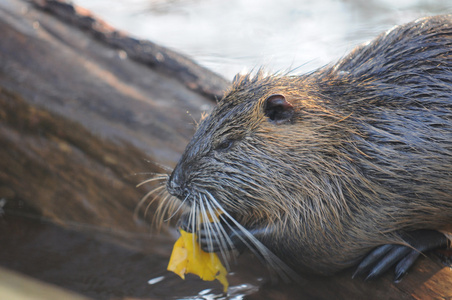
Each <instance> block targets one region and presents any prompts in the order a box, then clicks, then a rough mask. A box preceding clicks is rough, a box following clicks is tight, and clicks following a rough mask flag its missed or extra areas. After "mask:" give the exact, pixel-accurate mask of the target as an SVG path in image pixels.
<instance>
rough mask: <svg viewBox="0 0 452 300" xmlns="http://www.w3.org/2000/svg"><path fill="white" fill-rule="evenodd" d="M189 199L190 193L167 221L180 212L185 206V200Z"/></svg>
mask: <svg viewBox="0 0 452 300" xmlns="http://www.w3.org/2000/svg"><path fill="white" fill-rule="evenodd" d="M187 199H188V195H187V196H186V197H185V199H184V200H183V201H182V202H180V204H179V207H178V208H177V209H176V210H175V211H174V213H173V214H172V215H171V216H169V217H168V218H167V219H166V220H165V222H168V221H169V220H171V219H172V218H173V217H174V216H175V215H176V214H177V213H178V212H179V210H180V209H181V208H182V207H183V206H184V204H185V201H187ZM175 203H176V201H175Z"/></svg>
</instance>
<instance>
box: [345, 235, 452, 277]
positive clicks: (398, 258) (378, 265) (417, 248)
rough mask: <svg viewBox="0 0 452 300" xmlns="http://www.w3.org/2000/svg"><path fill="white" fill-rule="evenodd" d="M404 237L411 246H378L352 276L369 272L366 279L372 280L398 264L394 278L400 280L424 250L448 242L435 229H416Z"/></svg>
mask: <svg viewBox="0 0 452 300" xmlns="http://www.w3.org/2000/svg"><path fill="white" fill-rule="evenodd" d="M404 237H405V241H406V242H407V243H408V244H409V245H410V246H404V245H395V244H388V245H382V246H379V247H377V248H376V249H374V250H372V251H371V252H370V253H369V254H368V255H367V256H366V257H365V258H364V259H363V261H362V262H361V263H360V264H359V266H358V268H357V269H356V271H355V273H354V274H353V276H352V277H353V278H354V277H355V276H365V275H366V274H367V276H366V280H370V279H373V278H376V277H378V276H381V275H382V274H383V273H385V272H386V271H387V270H388V269H389V268H391V267H392V266H394V265H396V267H395V277H394V278H395V281H396V282H398V281H400V279H401V278H402V277H403V275H405V274H406V273H407V272H408V269H409V268H410V267H411V266H412V265H413V264H414V262H415V261H416V259H417V258H418V257H419V255H420V254H421V253H422V252H425V251H428V250H432V249H435V248H439V247H442V246H446V245H447V242H448V240H447V238H446V236H445V235H444V234H442V233H440V232H438V231H434V230H416V231H413V232H410V233H406V234H405V236H404Z"/></svg>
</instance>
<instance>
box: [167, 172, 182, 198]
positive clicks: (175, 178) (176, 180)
mask: <svg viewBox="0 0 452 300" xmlns="http://www.w3.org/2000/svg"><path fill="white" fill-rule="evenodd" d="M181 169H182V168H181V167H180V166H179V165H177V166H176V168H174V170H173V172H172V173H171V176H170V178H169V180H168V182H167V183H166V189H167V190H168V192H169V193H170V194H171V195H173V196H176V197H179V198H181V197H182V196H183V195H184V189H183V183H184V174H183V172H182V170H181Z"/></svg>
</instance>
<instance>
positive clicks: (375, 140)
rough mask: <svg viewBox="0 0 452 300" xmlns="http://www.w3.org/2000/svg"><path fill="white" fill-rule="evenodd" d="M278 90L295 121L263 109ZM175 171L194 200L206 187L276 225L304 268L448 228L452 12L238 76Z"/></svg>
mask: <svg viewBox="0 0 452 300" xmlns="http://www.w3.org/2000/svg"><path fill="white" fill-rule="evenodd" d="M273 94H281V95H284V97H285V98H286V100H287V101H288V102H290V103H291V104H292V105H293V106H294V108H295V116H294V118H293V120H292V121H291V122H288V123H285V124H279V125H278V124H275V123H273V122H269V120H268V118H267V117H266V116H265V115H264V113H263V105H264V102H265V100H266V99H267V97H269V96H270V95H273ZM225 140H229V141H232V142H231V146H230V147H228V148H227V149H221V147H220V146H221V144H222V143H224V141H225ZM176 168H179V172H180V174H183V179H181V182H183V187H181V188H183V189H184V190H185V191H186V196H185V197H186V198H187V199H188V204H189V205H190V203H191V202H190V201H192V198H196V197H201V198H202V197H204V199H209V197H210V196H206V191H207V192H208V193H209V194H211V197H214V198H215V199H216V200H217V201H218V203H219V204H220V205H221V207H222V208H223V209H224V210H225V211H227V212H229V213H230V214H231V215H232V216H234V218H235V219H236V220H237V221H238V222H239V223H240V224H242V225H243V226H244V227H245V228H256V227H267V228H268V234H266V235H265V236H263V237H259V240H260V241H261V242H262V243H263V244H264V245H265V246H266V247H267V248H268V249H269V250H270V251H271V252H273V253H274V254H276V255H277V256H278V257H280V258H283V259H284V258H287V257H290V259H288V260H286V261H285V262H286V263H287V264H288V265H289V266H291V267H292V268H294V269H295V270H300V271H312V272H316V273H321V274H331V273H334V272H336V271H339V270H341V269H344V268H346V267H350V266H352V265H353V264H355V263H356V262H357V261H358V260H359V259H361V258H362V257H363V256H364V255H365V254H366V253H367V252H368V251H369V250H370V249H372V248H374V247H376V246H378V245H381V244H389V243H403V241H402V240H401V238H400V234H401V233H403V232H406V231H410V230H416V229H435V230H444V231H448V230H447V229H446V228H447V226H449V228H451V227H450V226H451V224H452V17H451V16H438V17H431V18H425V19H421V20H418V21H416V22H412V23H409V24H406V25H403V26H399V27H396V28H393V29H392V30H390V31H388V32H386V33H384V34H382V35H380V36H379V37H377V38H376V39H375V40H373V41H372V42H370V43H368V44H367V45H364V46H361V47H358V48H357V49H355V50H354V51H352V52H351V53H350V54H349V55H348V56H346V57H344V58H343V59H341V60H340V61H339V62H338V63H337V64H334V65H330V66H326V67H324V68H321V69H319V70H317V71H315V72H312V73H310V74H307V75H303V76H295V75H267V76H265V75H264V72H262V71H259V72H258V73H257V74H255V75H254V76H253V75H245V76H239V77H238V78H236V80H235V82H234V84H233V85H232V87H231V88H230V90H229V91H227V92H226V94H225V97H224V98H223V99H222V100H221V101H220V102H219V103H218V106H217V107H216V108H215V109H214V110H213V112H212V113H211V114H210V115H209V116H208V117H207V118H206V119H205V120H203V121H202V122H201V124H200V125H199V128H198V130H197V132H196V134H195V136H194V137H193V139H192V141H191V142H190V143H189V145H188V146H187V149H186V151H185V153H184V155H183V157H182V159H181V161H180V162H179V164H178V166H177V167H176ZM180 198H184V197H180ZM182 200H183V199H182Z"/></svg>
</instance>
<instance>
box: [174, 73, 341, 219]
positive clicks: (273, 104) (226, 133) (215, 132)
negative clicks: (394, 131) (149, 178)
mask: <svg viewBox="0 0 452 300" xmlns="http://www.w3.org/2000/svg"><path fill="white" fill-rule="evenodd" d="M303 85H306V86H307V85H309V78H303V77H296V76H264V74H263V72H259V73H258V74H257V75H255V76H254V77H253V76H251V75H248V76H241V77H238V78H236V80H235V81H234V84H233V86H232V88H231V89H230V91H229V92H228V93H227V94H226V96H225V97H224V98H223V99H222V100H221V101H220V102H219V103H218V106H217V107H216V108H215V109H214V110H213V112H212V113H211V114H210V115H209V116H208V117H207V118H206V119H204V120H203V121H202V123H201V124H200V125H199V128H198V130H197V132H196V134H195V135H194V137H193V139H192V140H191V141H190V143H189V144H188V146H187V148H186V150H185V152H184V154H183V156H182V158H181V160H180V161H179V163H178V165H177V166H176V168H175V169H174V171H173V173H172V175H171V177H170V179H169V180H168V183H167V189H168V191H169V192H170V193H171V194H172V195H174V196H177V197H178V198H179V199H181V200H186V201H187V202H188V203H189V205H192V204H193V203H204V202H205V201H207V202H211V200H213V199H215V201H214V203H215V204H214V203H211V205H212V206H213V207H216V206H217V205H220V206H221V208H222V209H224V210H226V211H227V212H229V213H231V214H232V215H234V217H236V218H237V220H238V221H239V222H241V223H242V224H248V223H249V222H260V221H263V222H265V224H269V223H271V222H272V221H273V220H276V219H279V220H281V219H284V218H286V217H287V216H290V215H292V216H293V215H294V211H298V212H299V213H302V212H303V211H305V210H306V206H305V204H303V203H302V202H300V201H299V200H300V199H309V198H310V197H311V198H312V197H313V195H312V193H316V192H317V193H327V192H326V191H325V192H323V191H324V188H325V187H324V186H323V185H322V183H321V182H320V181H318V180H313V177H318V176H322V175H321V174H322V173H324V172H325V171H328V170H331V169H332V167H331V166H330V165H332V163H333V162H332V160H334V159H337V158H334V156H337V155H338V153H337V150H335V149H334V148H335V146H337V145H335V144H336V143H338V142H337V141H336V140H337V139H338V137H336V138H334V136H335V135H340V134H339V133H337V132H335V129H334V122H335V121H337V120H339V119H340V118H343V117H342V116H337V115H335V114H334V112H328V111H326V110H325V108H324V107H322V106H321V104H319V101H317V100H314V99H312V98H311V97H312V95H309V93H308V92H304V91H309V88H308V87H306V88H303ZM341 138H342V139H343V137H341ZM326 165H328V166H326ZM325 168H329V169H325ZM328 185H329V184H328ZM294 194H303V196H301V195H300V196H299V197H297V196H294ZM310 194H311V195H310ZM316 197H318V196H317V195H316ZM290 202H293V203H290Z"/></svg>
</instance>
